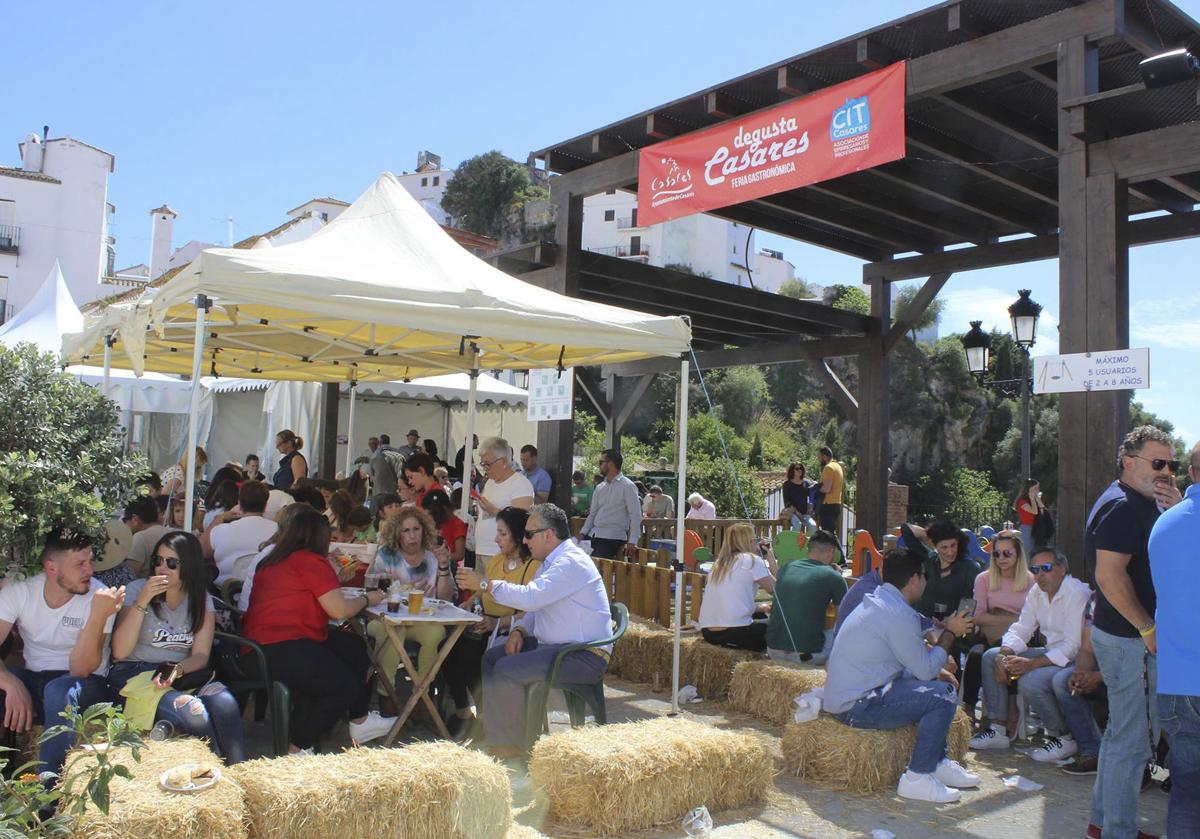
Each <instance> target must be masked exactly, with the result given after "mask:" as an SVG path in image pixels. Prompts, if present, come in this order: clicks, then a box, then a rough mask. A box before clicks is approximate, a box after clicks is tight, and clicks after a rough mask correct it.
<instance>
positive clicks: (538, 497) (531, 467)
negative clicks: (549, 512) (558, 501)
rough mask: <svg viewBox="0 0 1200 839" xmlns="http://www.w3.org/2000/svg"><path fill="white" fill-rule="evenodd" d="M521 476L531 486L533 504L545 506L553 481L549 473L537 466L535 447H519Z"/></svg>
mask: <svg viewBox="0 0 1200 839" xmlns="http://www.w3.org/2000/svg"><path fill="white" fill-rule="evenodd" d="M521 474H522V475H524V476H525V478H526V479H527V480H528V481H529V483H530V484H532V485H533V503H534V504H545V503H546V502H547V501H549V500H550V487H551V486H552V485H553V483H554V482H553V481H552V480H551V479H550V473H549V472H547V471H546V470H545V469H543V468H542V467H540V466H538V450H537V446H529V445H525V446H521Z"/></svg>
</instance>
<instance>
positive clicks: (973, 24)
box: [946, 3, 984, 38]
mask: <svg viewBox="0 0 1200 839" xmlns="http://www.w3.org/2000/svg"><path fill="white" fill-rule="evenodd" d="M946 31H947V32H960V33H962V34H963V35H966V36H967V37H968V38H978V37H980V36H982V35H983V34H984V29H983V27H982V26H981V25H980V22H979V21H978V20H977V19H976V18H974V17H972V16H971V15H970V13H968V12H967V11H966V10H965V9H963V7H962V4H961V3H955V4H954V5H952V6H949V7H947V8H946Z"/></svg>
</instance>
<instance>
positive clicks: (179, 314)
mask: <svg viewBox="0 0 1200 839" xmlns="http://www.w3.org/2000/svg"><path fill="white" fill-rule="evenodd" d="M201 294H202V295H205V296H207V297H208V298H209V299H210V300H211V301H212V306H213V307H212V309H211V311H209V312H208V315H207V318H206V323H205V330H204V332H205V345H204V366H205V371H204V372H206V373H209V374H219V375H223V376H246V377H252V378H270V379H286V380H292V381H349V380H351V379H357V380H358V381H392V380H396V379H412V378H417V377H420V376H429V375H436V374H441V373H446V372H448V371H465V370H469V369H471V367H472V354H471V352H470V351H469V348H470V344H471V343H474V344H475V345H476V346H477V347H478V349H479V352H480V355H479V358H478V365H479V367H480V368H483V369H525V368H538V367H554V366H558V365H562V366H576V365H587V364H598V363H601V362H604V363H617V362H621V361H631V360H635V359H639V358H646V357H650V356H660V355H675V356H677V355H680V354H682V353H684V352H686V351H687V349H688V345H689V343H690V339H691V329H690V327H689V326H688V324H687V322H686V321H685V320H684V319H683V318H678V317H657V316H652V315H646V314H643V313H640V312H635V311H631V310H628V309H622V308H619V307H615V306H607V305H604V304H599V303H592V302H588V301H584V300H580V299H577V298H572V297H567V296H565V295H561V294H557V293H555V292H552V291H548V290H546V289H543V288H539V287H537V286H535V285H532V284H529V283H526V282H523V281H521V280H518V279H516V278H514V277H510V276H509V275H507V274H505V273H504V272H502V271H499V270H497V269H495V268H493V267H491V266H490V265H488V264H487V263H485V262H483V261H482V260H480V259H479V258H478V257H476V256H474V255H472V254H470V253H469V252H467V251H466V250H464V249H463V248H462V247H461V246H460V245H459V244H458V243H456V242H455V241H454V240H453V239H451V238H450V237H449V236H448V235H447V234H446V233H445V232H444V231H443V230H442V229H441V228H440V227H439V226H438V225H437V223H436V222H435V221H434V220H433V219H432V218H431V217H430V216H429V215H428V214H427V213H426V212H425V211H424V210H423V209H422V208H421V205H420V204H418V203H417V202H416V201H415V200H414V199H413V198H412V197H411V196H410V195H409V194H408V192H407V191H405V189H404V188H403V187H402V186H401V185H400V183H399V181H398V180H397V179H396V177H395V176H394V175H392V174H391V173H385V174H383V175H382V176H381V177H380V178H379V179H378V180H377V181H376V182H375V183H374V184H373V185H372V186H371V187H370V188H369V189H368V190H367V191H366V192H365V193H364V194H363V195H362V196H361V197H360V198H359V199H358V200H357V201H356V202H355V203H354V204H353V205H352V206H351V207H350V208H349V209H347V210H346V211H345V212H344V213H342V214H341V215H339V216H338V217H337V218H336V219H334V220H333V221H332V222H330V223H329V224H328V225H326V226H325V227H323V228H321V229H320V230H318V231H317V232H316V233H314V234H312V235H311V236H309V237H308V238H306V239H303V240H301V241H299V242H294V243H290V244H287V245H282V246H279V247H272V248H262V249H249V250H242V249H236V248H211V249H209V250H205V251H203V252H202V253H201V254H200V256H199V257H197V258H196V260H195V261H194V262H192V263H191V264H190V265H189V266H188V267H187V268H185V269H184V270H183V271H181V272H180V273H179V274H178V275H176V276H174V277H172V278H171V279H170V280H168V281H167V282H166V283H164V284H163V285H162V286H160V287H158V288H152V289H149V290H147V292H146V293H145V295H143V297H142V298H141V299H140V300H139V301H138V302H137V304H136V305H135V306H133V307H132V308H130V309H128V310H126V311H124V312H122V313H121V315H120V319H121V321H122V325H121V326H120V327H119V333H120V339H121V343H120V345H119V346H123V348H124V352H117V351H114V353H113V363H114V365H117V366H122V367H132V368H133V369H134V370H139V369H141V368H142V367H143V366H144V367H145V368H146V369H152V370H158V371H160V372H167V373H190V372H191V356H192V347H193V345H194V340H195V328H194V327H195V321H196V312H197V309H196V304H195V300H196V298H197V296H198V295H201ZM100 317H103V315H102V314H99V313H98V314H97V315H96V316H95V318H93V319H92V322H94V321H95V320H97V319H99V318H100ZM110 317H111V316H110ZM97 337H98V336H97V330H96V329H94V328H93V329H89V330H85V331H84V332H83V333H81V334H80V335H79V336H75V338H73V339H70V340H67V341H65V342H64V348H65V349H67V351H68V352H70V353H71V354H72V355H71V357H72V358H73V359H75V358H81V357H82V356H84V355H86V354H89V353H95V352H96V351H97Z"/></svg>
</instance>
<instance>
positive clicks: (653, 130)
mask: <svg viewBox="0 0 1200 839" xmlns="http://www.w3.org/2000/svg"><path fill="white" fill-rule="evenodd" d="M691 130H692V129H691V127H690V126H687V125H684V124H683V123H681V122H679V121H677V120H674V119H671V117H669V116H666V115H665V114H650V115H648V116H647V117H646V134H647V135H648V136H650V137H653V138H654V139H656V140H669V139H671V138H672V137H677V136H678V135H680V134H686V133H688V132H689V131H691Z"/></svg>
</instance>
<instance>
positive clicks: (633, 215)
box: [629, 207, 638, 227]
mask: <svg viewBox="0 0 1200 839" xmlns="http://www.w3.org/2000/svg"><path fill="white" fill-rule="evenodd" d="M629 225H630V227H637V226H638V223H637V207H634V208H633V212H632V213H631V214H630V216H629Z"/></svg>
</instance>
